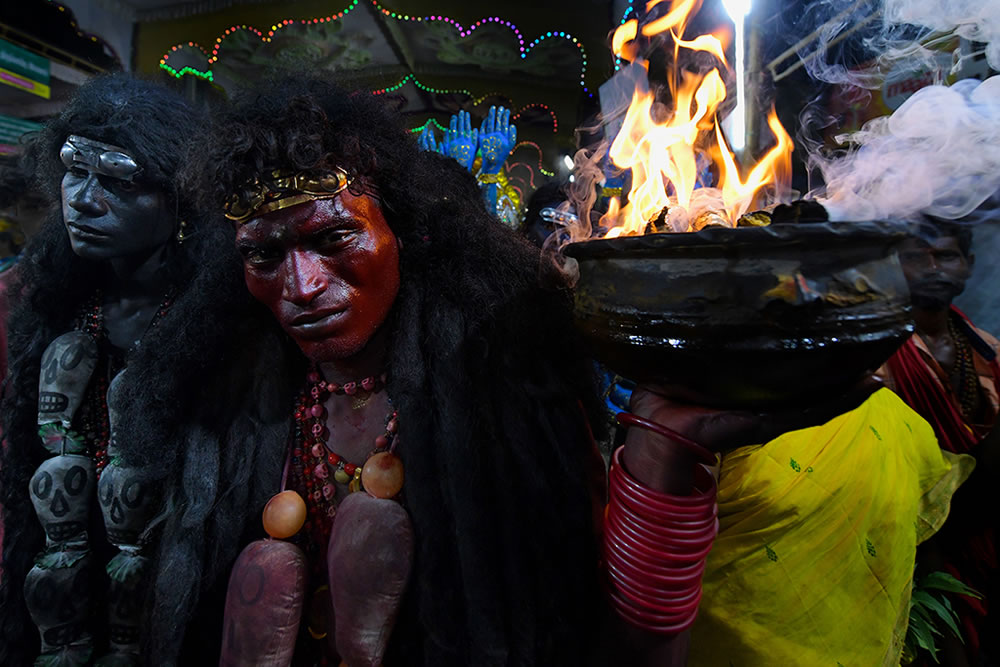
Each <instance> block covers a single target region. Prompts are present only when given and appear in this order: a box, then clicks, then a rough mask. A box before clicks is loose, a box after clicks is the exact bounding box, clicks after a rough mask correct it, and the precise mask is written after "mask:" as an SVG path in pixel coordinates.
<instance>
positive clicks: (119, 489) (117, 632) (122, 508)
mask: <svg viewBox="0 0 1000 667" xmlns="http://www.w3.org/2000/svg"><path fill="white" fill-rule="evenodd" d="M127 372H128V371H127V369H126V370H123V371H122V372H120V373H119V374H118V375H116V376H115V377H114V379H113V380H111V383H110V385H109V386H108V395H107V403H108V423H109V427H110V431H111V432H110V440H109V442H108V455H109V457H110V461H109V463H108V465H107V467H105V468H104V472H103V473H101V481H100V484H99V485H98V489H97V497H98V502H99V503H100V505H101V512H102V514H103V515H104V526H105V528H106V529H107V532H108V539H109V540H110V541H111V543H112V544H114V545H115V546H117V547H118V549H119V551H118V554H117V555H116V556H115V557H114V558H112V559H111V562H110V563H108V568H107V571H108V575H109V576H110V578H111V581H110V586H109V588H108V603H109V606H108V622H109V629H110V632H111V651H110V653H109V654H108V655H107V656H105V658H106V659H107V660H108V661H109V662H115V663H119V662H125V663H128V662H133V663H135V664H138V659H139V652H140V636H141V629H142V628H141V625H140V619H141V614H140V610H141V609H142V607H143V601H144V600H145V596H146V590H147V588H148V580H147V577H146V574H147V571H148V569H149V559H148V558H146V557H145V556H143V555H142V542H141V540H142V534H143V531H144V530H145V529H146V526H147V525H148V523H149V520H150V519H151V518H152V515H153V513H154V512H155V510H156V507H157V503H158V501H159V500H160V498H159V486H158V485H157V484H156V482H155V481H154V480H150V479H149V476H148V475H144V474H143V471H142V470H141V469H140V468H136V467H132V466H126V465H124V464H123V463H122V462H121V460H120V459H119V455H120V453H121V446H122V442H121V440H120V433H119V432H118V426H119V424H120V423H121V410H122V402H123V398H124V396H123V394H122V391H123V390H122V387H123V386H124V384H125V383H124V378H125V374H126V373H127Z"/></svg>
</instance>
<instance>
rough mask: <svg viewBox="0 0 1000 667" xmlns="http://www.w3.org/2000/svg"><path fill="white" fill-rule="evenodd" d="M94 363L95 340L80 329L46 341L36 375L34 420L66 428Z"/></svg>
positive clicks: (84, 390)
mask: <svg viewBox="0 0 1000 667" xmlns="http://www.w3.org/2000/svg"><path fill="white" fill-rule="evenodd" d="M96 366H97V343H95V342H94V339H93V338H91V337H90V336H88V335H87V334H85V333H83V332H82V331H70V332H69V333H65V334H63V335H62V336H59V337H58V338H56V339H55V340H54V341H52V342H51V343H49V346H48V347H47V348H45V354H43V355H42V369H41V376H40V377H39V378H38V423H39V425H42V424H50V423H53V422H57V423H59V424H61V425H62V426H63V427H64V428H67V429H68V428H69V427H70V425H71V424H72V422H73V415H74V414H76V411H77V409H78V408H79V407H80V403H81V402H82V401H83V395H84V392H86V390H87V385H88V384H89V383H90V376H91V375H93V373H94V368H95V367H96Z"/></svg>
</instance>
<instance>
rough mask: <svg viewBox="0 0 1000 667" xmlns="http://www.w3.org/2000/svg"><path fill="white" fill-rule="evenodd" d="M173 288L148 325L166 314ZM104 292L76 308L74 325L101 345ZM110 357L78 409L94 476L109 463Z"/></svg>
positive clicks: (97, 372) (158, 321)
mask: <svg viewBox="0 0 1000 667" xmlns="http://www.w3.org/2000/svg"><path fill="white" fill-rule="evenodd" d="M175 295H176V290H175V289H174V288H171V289H169V290H168V291H167V293H166V295H165V296H164V297H163V301H161V302H160V307H159V308H158V309H157V311H156V313H155V314H154V315H153V319H152V320H150V322H149V329H152V328H154V327H155V326H156V325H157V324H159V323H160V320H161V319H163V316H164V315H166V314H167V311H168V310H169V309H170V306H171V305H172V304H173V302H174V297H175ZM103 301H104V299H103V295H102V293H101V292H100V291H97V292H95V293H94V294H93V296H92V297H91V298H90V299H89V300H88V301H87V302H86V303H84V304H83V306H82V307H81V309H80V311H79V312H78V314H77V316H76V318H75V320H74V323H73V328H74V329H76V330H77V331H82V332H84V333H86V334H88V335H90V336H91V337H92V338H93V339H94V341H95V342H97V343H98V345H100V342H101V339H102V338H103V337H104V336H105V335H106V332H105V331H104V308H103ZM112 366H113V364H112V363H111V359H110V358H105V359H104V360H103V362H102V363H99V364H98V367H97V369H96V372H95V373H94V377H93V379H92V383H91V386H90V387H89V388H88V389H87V398H88V399H89V400H86V405H85V406H84V409H83V410H81V415H80V417H81V422H82V429H81V430H82V431H83V433H84V435H85V437H86V439H87V440H88V441H89V443H88V444H89V448H90V449H91V450H92V451H91V458H92V459H93V460H94V468H95V472H96V474H97V478H98V479H100V478H101V473H102V472H103V471H104V469H105V468H106V467H107V466H108V443H109V442H110V440H111V432H110V423H109V421H108V385H109V383H110V379H111V377H113V376H114V374H115V373H116V372H117V371H118V369H114V368H112Z"/></svg>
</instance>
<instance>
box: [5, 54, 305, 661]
mask: <svg viewBox="0 0 1000 667" xmlns="http://www.w3.org/2000/svg"><path fill="white" fill-rule="evenodd" d="M200 123H201V119H200V118H199V117H198V115H197V114H196V113H195V112H194V110H193V109H192V108H191V107H190V106H189V105H188V104H187V103H186V102H185V101H184V100H183V98H181V97H179V96H178V95H176V94H174V93H172V92H171V91H170V90H168V89H166V88H164V87H162V86H159V85H156V84H153V83H149V82H146V81H142V80H139V79H136V78H133V77H131V76H128V75H124V74H117V75H111V76H107V77H102V78H98V79H95V80H92V81H90V82H88V83H87V84H85V85H84V86H81V87H80V89H79V90H78V91H77V93H76V95H75V96H74V97H73V99H71V100H70V102H69V103H68V105H67V107H66V108H65V109H64V111H63V112H62V113H61V114H60V115H59V116H58V117H56V118H55V119H53V120H52V121H51V122H50V123H48V124H47V125H46V126H45V128H44V129H43V131H42V132H41V133H40V134H39V136H38V137H37V138H36V139H35V140H34V141H33V143H32V144H31V145H30V146H29V155H30V156H31V158H32V160H33V162H34V164H36V165H37V173H36V179H37V181H38V185H39V187H40V190H41V191H42V192H43V193H45V194H46V195H47V196H48V197H49V198H50V199H51V201H52V213H51V216H50V218H49V220H48V221H47V222H46V224H45V225H44V226H43V228H42V229H41V231H40V232H39V233H38V235H37V236H35V237H34V238H33V239H32V241H31V242H30V243H29V244H28V246H27V248H26V249H25V251H24V254H23V257H22V259H21V260H20V262H19V264H18V265H17V267H16V269H15V270H16V276H15V282H14V283H13V284H12V285H11V286H10V288H9V291H8V292H9V294H10V296H11V300H12V302H13V308H12V312H11V315H10V318H9V321H8V331H9V345H8V349H9V361H10V368H9V372H8V376H7V380H6V386H5V392H4V398H3V402H2V405H0V417H2V422H3V425H4V436H5V445H6V446H5V447H3V449H2V452H0V503H2V505H3V514H2V518H3V576H2V579H0V664H4V665H25V664H30V663H31V661H32V660H33V659H34V658H35V657H36V656H37V654H38V650H39V638H38V632H37V630H36V629H35V627H34V625H33V624H32V623H31V620H30V618H29V617H28V613H27V609H26V607H25V603H24V596H23V590H22V589H23V584H24V579H25V576H26V574H27V572H28V571H29V570H30V569H31V567H32V561H33V559H34V557H35V555H36V554H37V553H38V551H39V550H40V549H41V548H42V546H43V544H44V535H43V533H42V529H41V526H40V524H39V522H38V520H37V518H36V516H35V513H34V510H33V508H32V506H31V502H30V499H29V497H28V492H27V489H28V480H29V479H30V478H31V475H32V474H33V473H34V471H35V469H36V468H37V466H38V465H39V464H40V463H41V462H42V460H44V458H45V453H44V451H43V449H42V447H41V444H40V442H39V439H38V435H37V431H38V426H37V423H36V415H37V410H38V380H39V370H40V361H41V356H42V353H43V352H44V350H45V348H46V347H47V346H48V344H49V343H50V342H51V341H52V340H53V339H54V338H56V337H57V336H59V335H60V334H62V333H64V332H66V331H69V330H70V329H71V328H72V322H73V319H74V317H75V316H76V315H77V313H79V312H80V309H81V306H83V304H85V303H86V302H87V301H88V300H89V299H90V298H91V296H92V295H93V294H94V293H95V290H97V289H100V288H101V286H102V285H103V284H105V281H107V280H109V278H110V275H111V274H110V271H109V270H108V268H107V266H106V265H105V264H104V263H100V262H92V261H88V260H84V259H82V258H80V257H78V256H77V255H76V254H74V253H73V251H72V248H71V246H70V242H69V238H68V236H67V234H66V230H65V227H64V225H63V220H62V213H61V208H60V206H59V205H58V202H59V198H60V194H59V191H60V181H61V179H62V177H63V174H64V173H65V167H64V166H63V164H62V163H61V161H59V158H58V155H59V148H60V146H61V145H62V144H63V142H64V141H65V139H66V137H67V136H69V135H70V134H78V135H82V136H85V137H88V138H91V139H97V140H100V141H104V142H107V143H110V144H113V145H117V146H121V147H122V148H125V149H126V150H128V151H130V153H131V154H132V155H134V156H135V157H136V159H137V161H138V162H139V164H140V165H141V166H142V167H143V170H144V171H143V177H144V178H145V179H147V180H148V181H149V182H150V183H153V184H155V185H156V186H158V187H160V188H162V190H163V191H164V192H165V193H166V194H167V196H168V199H169V201H170V204H171V205H172V206H174V207H175V208H176V210H177V211H178V215H183V216H185V218H184V219H185V220H186V221H187V223H188V226H189V237H190V238H189V239H188V240H187V241H185V242H184V243H183V244H181V245H178V244H171V246H170V247H169V253H170V260H169V270H170V274H171V275H170V276H169V278H170V280H171V281H172V283H173V284H174V286H175V289H176V295H175V297H174V300H173V305H172V306H171V307H170V308H169V310H167V312H166V314H165V315H164V316H163V317H162V318H160V320H159V322H158V324H157V326H156V327H154V328H152V329H150V330H149V331H148V332H147V333H146V334H145V335H144V336H143V338H142V344H141V345H139V346H138V347H137V348H136V349H134V350H132V351H131V352H130V353H129V356H128V373H127V374H126V376H125V378H126V382H127V386H125V387H123V391H122V395H123V396H125V397H126V404H125V405H124V406H123V409H122V411H121V412H122V417H121V423H120V426H119V427H118V428H119V430H118V431H116V433H118V434H119V435H120V444H121V456H122V458H123V459H124V460H125V462H126V463H127V464H129V465H134V466H141V467H143V468H145V469H147V470H150V471H152V472H151V474H153V475H154V476H155V477H156V478H158V479H159V483H160V484H162V488H163V493H164V500H163V504H162V507H161V511H160V515H159V517H158V519H157V523H158V527H157V529H156V531H155V534H156V536H158V538H159V539H158V542H157V547H156V548H155V549H154V550H153V551H154V552H155V553H153V554H152V555H153V566H152V572H153V573H154V574H153V575H152V576H153V579H154V581H153V583H152V595H150V596H149V604H148V605H147V609H145V611H144V614H145V617H146V618H145V620H146V623H144V625H145V627H146V628H147V632H146V633H145V636H144V647H143V650H144V653H145V656H144V661H145V662H146V664H158V665H159V664H175V663H177V662H178V661H179V660H181V659H182V658H181V651H182V649H183V648H184V642H185V641H186V642H187V643H188V646H191V645H192V644H196V643H197V642H198V641H200V638H201V635H200V634H199V633H198V632H192V631H191V630H192V629H193V630H196V631H202V630H203V631H204V632H206V633H208V634H216V635H217V634H218V632H217V631H213V630H211V629H212V628H215V630H220V629H221V613H222V612H221V599H222V597H223V595H222V593H221V592H218V591H219V590H220V589H221V591H224V588H225V584H226V581H225V576H224V575H225V574H226V573H227V571H228V568H229V567H230V565H231V563H232V562H233V561H234V560H235V558H236V555H237V554H238V553H239V549H240V548H241V547H242V546H243V544H244V543H245V541H246V540H247V539H248V535H250V534H252V533H253V532H255V530H259V517H260V514H259V506H261V505H262V504H263V503H264V502H266V500H267V498H269V497H270V495H271V494H273V493H274V492H275V491H276V490H277V487H278V481H277V478H278V477H279V476H280V470H281V465H282V462H283V456H284V450H285V442H286V441H287V438H288V436H289V433H290V431H289V430H288V429H289V425H288V422H287V406H289V405H291V402H292V399H293V396H292V389H291V385H290V384H288V383H287V382H286V381H285V380H286V378H287V377H290V376H289V371H288V369H289V364H290V363H293V362H290V361H288V360H286V359H285V356H284V355H285V350H286V349H287V348H286V347H285V346H286V341H285V339H284V336H283V334H281V333H280V332H278V331H277V330H276V329H275V327H274V326H273V322H272V319H271V318H270V315H269V313H267V312H266V311H265V310H264V309H263V308H262V307H260V306H259V304H256V303H255V302H254V301H253V300H252V299H251V298H250V296H249V294H248V293H247V291H246V287H245V285H244V284H243V281H242V278H241V269H240V259H239V256H238V254H237V253H236V251H235V248H234V246H233V244H234V235H233V232H232V230H231V229H230V228H229V227H228V226H227V225H225V224H224V223H223V222H221V221H220V220H219V219H215V218H214V217H212V216H202V215H198V213H197V212H196V211H195V209H194V207H193V206H192V202H193V201H194V199H195V197H194V196H193V193H191V192H189V191H187V190H185V189H183V188H182V187H181V186H180V184H179V182H178V180H177V171H178V168H179V166H180V165H181V162H182V160H183V159H184V151H185V145H184V137H185V136H186V133H188V132H190V131H192V130H193V129H196V128H197V127H198V126H199V125H200ZM217 217H218V218H221V216H217ZM98 514H99V513H98ZM98 521H99V520H98ZM95 585H99V584H98V583H97V582H95ZM213 592H215V593H217V598H218V600H215V598H213V597H212V595H211V594H212V593H213ZM213 601H216V602H218V603H219V604H218V605H217V606H218V609H216V610H215V611H216V612H217V613H209V612H207V611H205V610H204V606H205V605H206V604H211V603H212V602H213ZM199 613H202V614H203V615H204V617H205V618H213V619H214V618H217V620H215V621H213V623H214V625H209V624H205V623H194V622H193V621H192V619H193V618H195V616H196V615H197V614H199ZM105 633H106V629H105ZM98 636H100V634H99V635H98ZM218 641H219V640H218V638H217V637H216V638H215V642H216V643H218ZM195 650H198V651H201V652H204V651H206V650H208V651H210V650H211V649H210V648H208V649H206V648H205V647H204V646H199V647H197V649H195ZM202 654H203V653H202ZM185 662H190V661H186V660H185Z"/></svg>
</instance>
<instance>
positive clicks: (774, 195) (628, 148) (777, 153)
mask: <svg viewBox="0 0 1000 667" xmlns="http://www.w3.org/2000/svg"><path fill="white" fill-rule="evenodd" d="M660 2H662V0H649V2H647V4H646V10H647V11H649V10H651V9H652V8H653V7H655V6H656V5H658V4H660ZM700 6H701V0H673V3H672V5H671V7H670V11H669V12H668V13H667V14H665V15H664V16H662V17H660V18H658V19H655V20H653V21H651V22H649V23H647V24H645V25H643V26H641V28H640V26H639V24H638V21H636V20H635V19H632V20H631V21H628V22H627V23H625V24H623V25H622V26H620V27H619V28H618V30H616V31H615V34H614V37H613V39H612V49H613V50H614V52H615V55H617V56H619V57H620V58H623V59H625V60H632V61H635V62H637V63H640V64H641V65H642V66H643V67H644V68H645V69H646V70H647V71H648V69H649V63H648V62H646V61H644V60H641V59H638V58H637V53H638V48H637V46H636V43H635V39H636V37H637V36H638V34H639V33H640V32H641V34H642V35H643V36H645V37H653V36H655V35H658V34H661V33H664V32H669V33H670V35H671V36H672V38H673V44H674V54H673V55H674V57H673V65H672V69H671V71H670V72H669V77H668V81H669V88H670V98H671V100H672V102H673V109H672V111H671V113H669V114H666V115H667V118H666V119H665V120H657V119H656V118H655V116H662V115H663V114H660V113H658V109H657V108H656V106H655V105H656V104H657V103H656V100H655V97H656V96H655V93H654V92H652V91H646V90H643V89H642V87H641V86H637V87H636V90H635V93H634V95H633V97H632V102H631V104H630V105H629V107H628V110H627V111H626V113H625V120H624V124H623V125H622V128H621V130H620V131H619V132H618V135H617V136H616V137H615V140H614V142H613V143H612V145H611V149H610V153H609V155H610V158H611V160H612V162H613V163H614V164H615V166H617V167H619V168H621V169H631V171H632V187H631V190H630V191H629V193H628V202H627V203H626V204H625V206H623V207H622V206H621V205H620V202H619V201H618V199H617V198H615V199H612V201H611V205H610V207H609V209H608V212H607V213H606V214H605V215H604V216H603V217H602V219H601V223H602V226H604V227H606V228H610V231H609V232H608V233H607V235H606V237H607V238H614V237H617V236H622V235H633V234H642V233H644V232H645V231H646V230H647V227H648V225H649V223H650V222H651V221H653V220H655V219H657V218H658V217H662V218H663V220H662V222H663V224H662V225H659V226H657V231H663V230H666V231H674V232H686V231H697V230H698V229H700V228H702V227H703V226H706V225H707V224H708V225H710V224H725V225H728V226H731V227H733V226H736V223H737V220H738V219H739V218H740V216H741V215H743V214H744V213H746V212H747V211H749V210H751V207H757V208H760V207H763V206H766V205H768V204H771V203H775V202H776V201H777V199H778V197H779V196H780V194H781V193H783V192H785V191H787V187H788V182H789V180H790V174H791V153H792V150H793V148H794V146H793V144H792V140H791V137H789V136H788V133H787V132H785V129H784V128H783V127H782V126H781V123H780V122H779V121H778V117H777V115H776V114H775V112H774V109H773V108H772V109H771V112H770V113H769V114H768V118H767V124H768V126H769V127H770V128H771V132H772V133H773V134H774V136H775V138H776V139H777V142H776V144H775V145H774V147H772V148H771V149H770V150H769V151H768V152H767V154H765V155H764V156H763V157H762V158H761V159H760V161H759V162H757V164H756V165H754V166H753V167H752V168H751V169H750V173H749V174H748V175H747V177H746V179H744V178H742V177H741V175H740V171H739V168H738V167H737V165H736V160H735V158H734V156H733V153H732V151H731V150H730V149H729V146H728V144H727V142H726V138H725V137H724V136H723V132H722V129H721V126H720V124H719V118H718V115H717V113H718V110H719V107H720V105H721V104H722V103H723V102H724V101H725V100H726V85H725V82H724V80H723V77H722V73H721V72H720V70H719V66H718V65H717V66H716V67H714V68H712V69H711V70H709V71H708V73H707V74H698V73H696V72H692V71H689V70H686V69H682V68H681V66H680V64H679V56H680V54H681V50H682V49H684V50H687V51H692V52H699V51H701V52H707V53H710V54H712V55H713V56H714V57H715V58H716V59H717V60H718V61H719V62H720V63H721V66H723V67H727V66H728V65H727V62H726V57H725V48H724V46H723V42H722V39H721V38H720V37H718V36H715V35H700V36H698V37H696V38H694V39H692V40H685V39H683V34H684V30H685V28H686V27H687V24H688V22H689V20H690V18H691V17H692V16H693V15H694V14H695V13H696V12H697V10H698V9H699V7H700ZM706 164H711V171H712V173H713V174H714V175H715V178H714V180H715V183H714V184H713V185H712V186H711V187H707V186H706V184H704V183H699V177H700V175H701V174H702V172H703V171H704V166H705V165H706ZM699 185H702V186H705V187H699ZM664 210H666V215H665V216H661V213H662V212H663V211H664Z"/></svg>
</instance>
